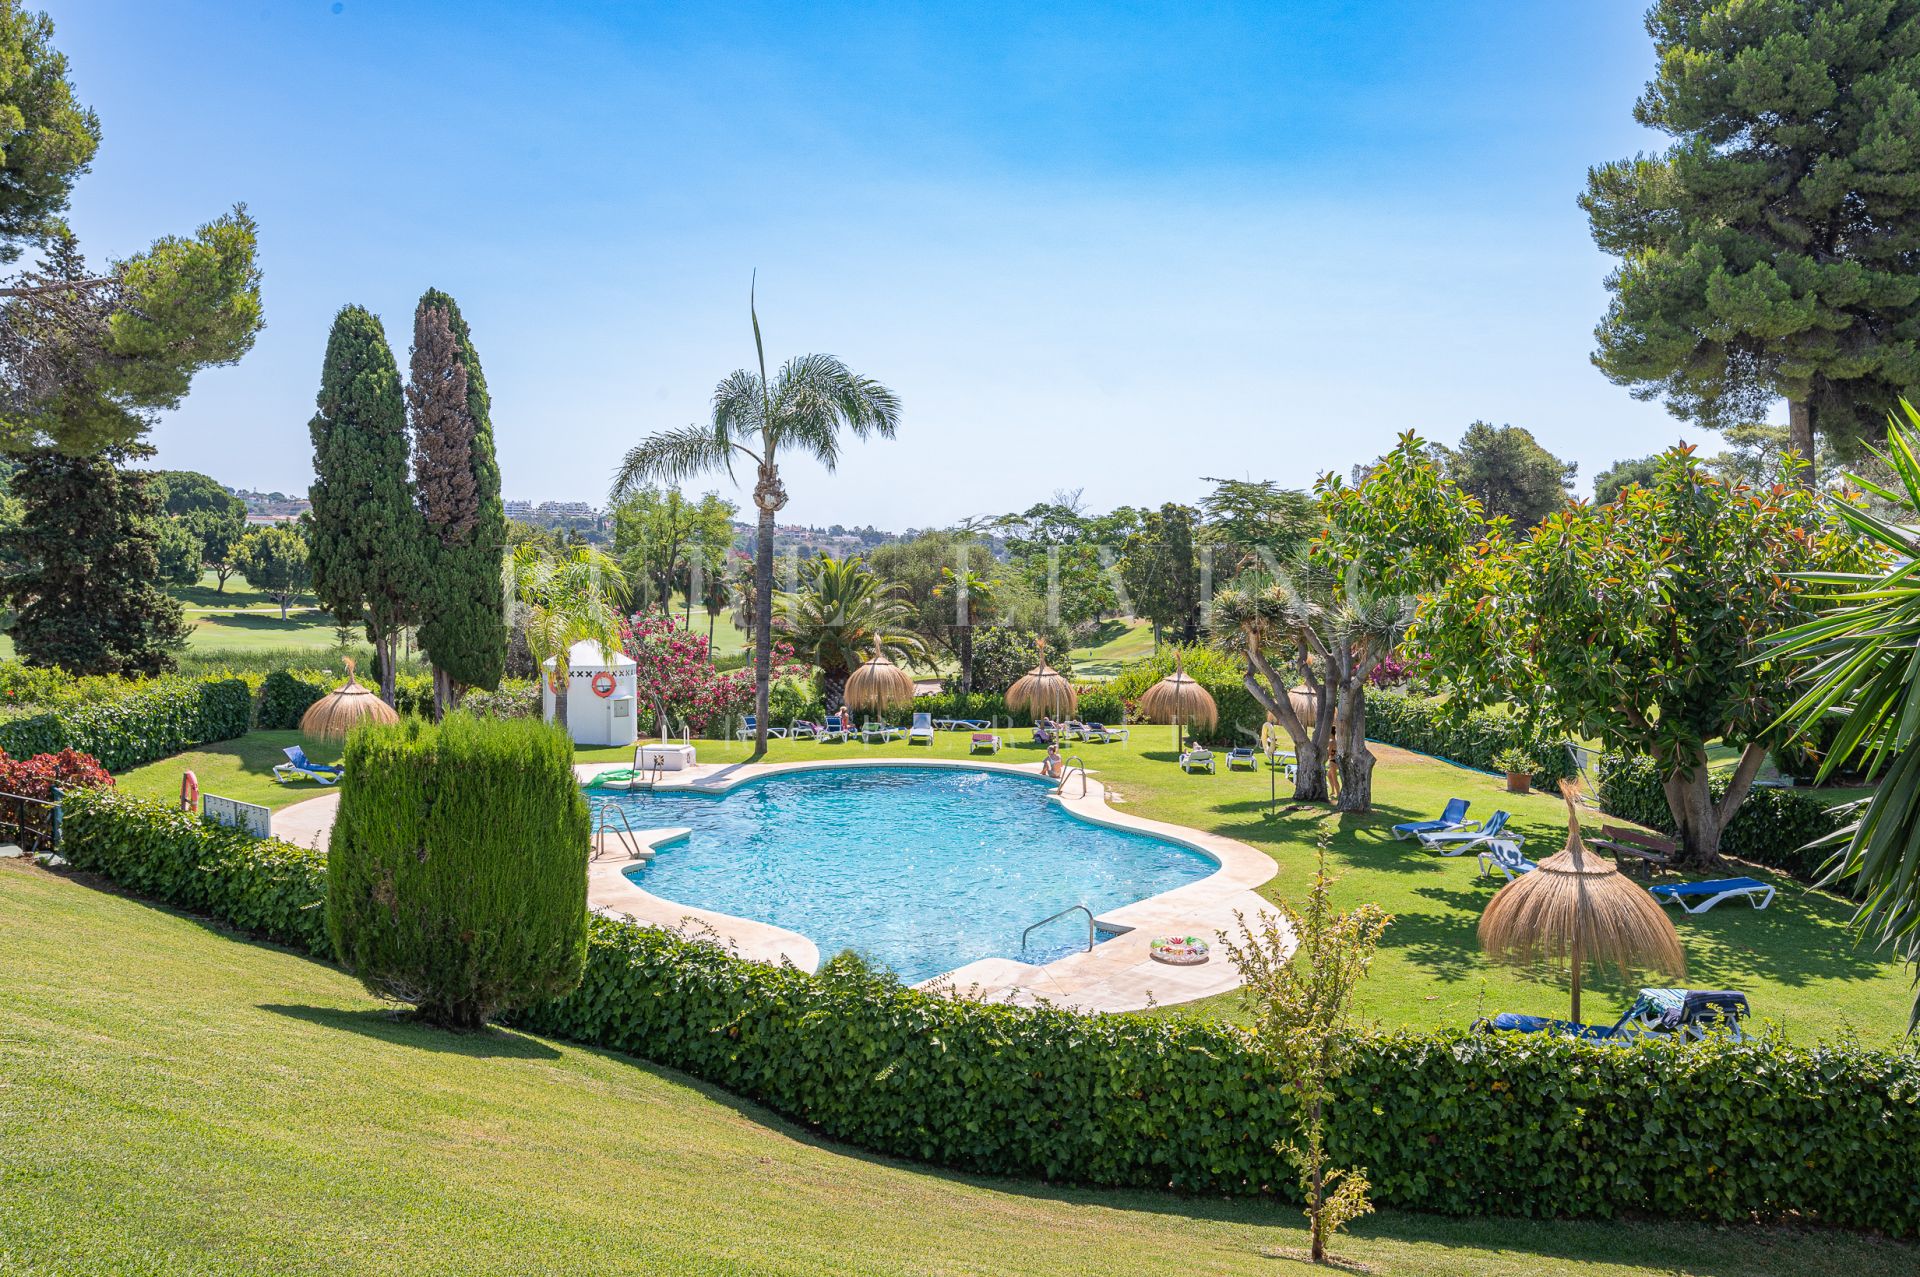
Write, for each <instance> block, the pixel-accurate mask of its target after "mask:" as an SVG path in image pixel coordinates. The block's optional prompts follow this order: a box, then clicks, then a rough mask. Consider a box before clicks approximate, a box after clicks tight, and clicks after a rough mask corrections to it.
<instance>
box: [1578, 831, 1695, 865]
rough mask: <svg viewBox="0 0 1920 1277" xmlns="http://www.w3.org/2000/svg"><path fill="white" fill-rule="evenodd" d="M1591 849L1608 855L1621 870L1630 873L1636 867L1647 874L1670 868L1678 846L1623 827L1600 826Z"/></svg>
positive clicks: (1651, 835)
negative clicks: (1602, 849)
mask: <svg viewBox="0 0 1920 1277" xmlns="http://www.w3.org/2000/svg"><path fill="white" fill-rule="evenodd" d="M1593 845H1594V846H1595V847H1600V848H1604V849H1605V850H1607V851H1610V852H1612V853H1613V854H1614V857H1615V858H1616V859H1618V860H1619V861H1620V862H1621V863H1620V867H1621V869H1623V870H1626V869H1630V868H1632V867H1634V866H1635V865H1636V864H1638V866H1639V867H1641V868H1644V869H1646V870H1647V871H1648V872H1649V873H1651V872H1652V871H1653V870H1654V869H1657V868H1659V867H1661V866H1663V865H1667V864H1670V863H1671V862H1672V860H1673V858H1674V856H1675V855H1676V854H1678V852H1679V850H1680V846H1679V844H1678V843H1676V842H1674V841H1673V839H1671V838H1662V837H1661V836H1660V835H1658V834H1650V833H1647V832H1645V831H1644V830H1640V829H1628V828H1627V827H1625V826H1624V825H1602V826H1600V836H1599V837H1598V838H1595V839H1593Z"/></svg>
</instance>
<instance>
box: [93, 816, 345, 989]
mask: <svg viewBox="0 0 1920 1277" xmlns="http://www.w3.org/2000/svg"><path fill="white" fill-rule="evenodd" d="M61 806H62V811H63V819H64V825H65V830H64V836H63V838H62V841H61V851H62V852H63V854H65V855H66V856H67V858H68V859H69V860H71V861H72V862H73V866H74V868H76V869H81V870H85V871H87V872H89V873H97V874H99V875H101V876H102V877H105V878H110V879H112V880H113V881H114V882H116V883H118V884H119V885H120V886H122V887H125V888H126V889H127V890H129V891H133V892H137V893H139V894H140V895H143V896H149V897H152V898H153V899H156V900H162V901H165V902H166V903H168V904H171V905H178V906H179V907H181V908H183V909H191V910H194V911H195V912H198V913H204V914H208V915H211V916H212V917H214V918H218V919H219V920H220V921H222V922H224V923H227V924H228V925H229V926H233V927H237V928H239V929H240V930H242V931H247V932H251V933H252V934H254V935H258V936H264V937H265V938H267V939H269V940H273V941H276V942H278V943H280V944H284V945H288V946H290V947H292V948H295V949H300V950H303V951H305V952H307V953H310V954H313V955H315V956H316V957H330V956H332V953H333V943H332V941H331V940H329V939H328V937H327V925H326V924H327V919H326V911H325V910H324V909H322V908H321V901H322V898H323V897H324V895H325V892H326V857H325V855H324V854H323V853H321V852H320V851H318V850H315V849H313V848H308V847H295V846H293V845H292V844H291V843H284V842H281V841H279V840H278V839H275V838H255V837H253V836H252V835H251V834H248V833H246V832H244V831H242V830H238V829H228V828H225V827H223V826H220V825H215V824H211V823H209V822H207V821H204V820H202V819H201V818H200V817H199V816H198V815H197V814H196V813H194V812H186V811H180V810H178V809H177V808H174V807H172V806H170V805H168V804H166V803H162V802H156V801H154V800H152V799H146V798H130V797H128V796H127V795H125V794H120V793H116V792H114V791H113V790H111V789H88V790H80V791H78V792H76V793H71V794H68V795H67V796H66V797H65V799H64V800H63V801H62V804H61Z"/></svg>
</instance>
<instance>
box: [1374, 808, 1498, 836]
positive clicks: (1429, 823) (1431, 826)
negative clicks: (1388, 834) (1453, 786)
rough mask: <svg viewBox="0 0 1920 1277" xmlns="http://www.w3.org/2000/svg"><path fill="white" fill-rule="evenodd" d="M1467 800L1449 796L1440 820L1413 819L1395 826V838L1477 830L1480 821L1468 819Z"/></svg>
mask: <svg viewBox="0 0 1920 1277" xmlns="http://www.w3.org/2000/svg"><path fill="white" fill-rule="evenodd" d="M1467 806H1468V804H1467V800H1466V799H1464V798H1449V799H1447V806H1446V809H1445V810H1444V811H1442V812H1441V813H1440V818H1439V819H1438V820H1413V821H1408V822H1407V823H1406V824H1404V825H1395V826H1394V827H1393V836H1394V837H1395V838H1418V837H1419V836H1420V835H1421V834H1446V833H1454V832H1456V831H1459V830H1468V831H1472V830H1477V829H1479V828H1480V822H1479V821H1477V820H1475V821H1471V822H1470V821H1468V820H1467Z"/></svg>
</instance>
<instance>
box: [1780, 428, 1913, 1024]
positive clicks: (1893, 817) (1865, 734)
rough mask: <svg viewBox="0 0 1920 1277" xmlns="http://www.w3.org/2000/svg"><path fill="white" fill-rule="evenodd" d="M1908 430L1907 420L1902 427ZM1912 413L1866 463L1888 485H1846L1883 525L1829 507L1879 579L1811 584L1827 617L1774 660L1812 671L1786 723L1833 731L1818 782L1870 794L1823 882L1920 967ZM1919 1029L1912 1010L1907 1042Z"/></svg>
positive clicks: (1845, 506) (1865, 576)
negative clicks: (1867, 501)
mask: <svg viewBox="0 0 1920 1277" xmlns="http://www.w3.org/2000/svg"><path fill="white" fill-rule="evenodd" d="M1903 419H1904V420H1903ZM1916 447H1920V413H1916V412H1915V411H1914V408H1913V405H1912V404H1910V403H1908V402H1907V401H1906V400H1904V399H1902V400H1901V401H1900V412H1899V413H1898V414H1895V415H1892V416H1890V417H1889V420H1888V427H1887V443H1886V447H1885V448H1884V449H1873V450H1872V451H1873V453H1874V455H1875V456H1876V457H1878V458H1879V460H1880V461H1881V463H1882V464H1883V465H1884V466H1885V468H1886V471H1887V475H1886V479H1887V481H1886V483H1884V484H1882V483H1878V482H1875V481H1873V480H1870V479H1865V478H1862V477H1860V476H1859V475H1851V474H1850V475H1849V476H1848V478H1849V479H1850V480H1852V482H1854V483H1855V484H1858V485H1859V487H1860V488H1861V489H1862V490H1864V491H1865V492H1867V493H1870V494H1871V495H1873V496H1875V497H1877V498H1879V499H1880V500H1881V501H1882V502H1884V503H1885V504H1886V506H1887V508H1888V511H1889V513H1888V514H1886V515H1882V514H1879V513H1876V512H1875V511H1873V510H1872V509H1869V508H1868V507H1867V506H1866V505H1864V504H1861V503H1856V502H1848V501H1836V502H1835V503H1834V507H1835V514H1836V515H1837V516H1838V518H1839V519H1840V520H1841V521H1842V522H1843V523H1844V524H1845V525H1846V526H1847V527H1848V528H1849V529H1851V530H1852V531H1853V532H1854V533H1855V534H1856V535H1858V536H1859V537H1861V538H1862V539H1863V540H1864V541H1866V542H1867V543H1868V544H1869V545H1872V546H1874V547H1877V548H1878V549H1879V550H1880V551H1881V553H1882V556H1883V558H1882V560H1881V561H1882V563H1884V564H1886V565H1888V566H1885V567H1883V568H1880V569H1878V570H1869V571H1862V572H1818V573H1808V574H1807V575H1806V578H1805V579H1806V580H1807V581H1808V582H1810V583H1811V584H1812V586H1813V587H1814V588H1816V589H1820V590H1824V591H1825V592H1826V598H1827V604H1828V606H1827V607H1826V609H1825V610H1824V611H1823V612H1821V614H1820V615H1819V616H1817V617H1816V618H1814V619H1813V620H1811V621H1807V622H1805V623H1804V624H1801V625H1797V626H1794V627H1793V628H1792V629H1789V630H1786V631H1783V632H1782V633H1781V634H1780V635H1779V636H1778V637H1777V639H1776V640H1775V643H1774V645H1773V648H1772V651H1771V652H1770V656H1771V657H1773V658H1774V659H1781V658H1785V657H1797V658H1804V659H1811V660H1812V661H1813V662H1814V664H1813V666H1812V669H1811V672H1810V673H1809V675H1808V677H1807V680H1806V683H1805V685H1804V686H1805V690H1804V691H1803V692H1802V693H1801V695H1800V698H1799V699H1798V700H1796V701H1795V702H1794V703H1793V704H1792V705H1791V706H1789V707H1788V709H1787V711H1786V713H1785V714H1784V715H1782V721H1784V722H1789V723H1795V724H1797V725H1798V727H1799V730H1800V732H1801V734H1802V735H1803V736H1804V735H1808V734H1810V733H1812V732H1814V731H1816V730H1817V729H1818V728H1820V727H1822V726H1824V725H1826V724H1827V723H1828V720H1830V719H1834V720H1837V722H1838V727H1837V730H1835V731H1834V732H1833V739H1832V743H1831V744H1830V745H1829V746H1828V747H1827V750H1826V753H1825V756H1824V757H1823V758H1822V760H1821V763H1820V771H1819V773H1818V777H1817V779H1819V780H1825V779H1827V778H1828V777H1829V776H1830V775H1832V773H1833V771H1834V769H1835V768H1836V767H1838V766H1840V765H1841V764H1842V763H1843V762H1844V763H1845V764H1846V766H1847V767H1849V768H1850V769H1852V768H1858V769H1860V770H1863V771H1864V772H1865V773H1866V774H1867V776H1868V777H1869V778H1870V779H1873V780H1875V781H1877V783H1878V787H1877V788H1876V789H1875V790H1874V793H1873V797H1871V798H1870V799H1867V800H1866V801H1865V802H1864V803H1858V804H1854V805H1853V806H1852V808H1851V809H1850V810H1851V811H1852V813H1853V814H1854V815H1855V816H1856V819H1855V820H1853V821H1852V822H1851V823H1850V824H1848V825H1846V826H1845V827H1843V828H1842V829H1840V830H1838V831H1837V832H1836V833H1835V834H1834V840H1835V842H1836V843H1837V844H1838V845H1839V850H1838V851H1837V852H1836V854H1835V855H1834V857H1833V859H1832V860H1830V861H1829V862H1828V865H1827V872H1826V875H1825V877H1824V879H1823V881H1824V882H1827V883H1834V882H1838V881H1840V880H1841V879H1850V880H1852V885H1853V887H1854V889H1855V894H1856V895H1857V896H1858V897H1859V898H1860V900H1861V905H1860V910H1859V913H1858V914H1857V915H1856V919H1855V920H1856V922H1858V923H1859V924H1860V925H1861V926H1862V927H1863V928H1865V929H1866V930H1867V931H1868V932H1869V933H1871V934H1873V935H1874V936H1875V937H1876V938H1877V940H1878V941H1879V943H1880V944H1882V945H1886V946H1891V947H1893V948H1894V949H1895V950H1896V951H1898V952H1899V953H1900V954H1901V956H1902V957H1903V958H1905V959H1906V960H1907V961H1908V962H1909V963H1920V748H1915V746H1916V743H1920V533H1916V530H1915V529H1916V528H1920V455H1916V452H1915V449H1916ZM1916 1025H1920V999H1916V1001H1915V1003H1914V1006H1913V1010H1912V1012H1911V1014H1910V1016H1909V1018H1908V1024H1907V1027H1908V1031H1909V1032H1911V1031H1912V1030H1913V1028H1914V1027H1915V1026H1916Z"/></svg>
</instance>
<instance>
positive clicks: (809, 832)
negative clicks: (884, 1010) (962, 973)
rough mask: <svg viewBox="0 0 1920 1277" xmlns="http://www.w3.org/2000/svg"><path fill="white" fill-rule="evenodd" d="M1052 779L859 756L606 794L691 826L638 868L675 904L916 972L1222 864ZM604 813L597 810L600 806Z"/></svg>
mask: <svg viewBox="0 0 1920 1277" xmlns="http://www.w3.org/2000/svg"><path fill="white" fill-rule="evenodd" d="M1051 793H1052V785H1051V783H1048V782H1042V781H1039V780H1037V779H1034V778H1028V777H1024V776H1012V775H1007V774H1004V773H994V772H986V771H974V770H961V769H956V768H931V767H921V768H914V767H848V768H836V769H822V770H814V771H805V772H792V773H788V774H785V775H775V776H769V777H767V778H765V779H764V780H755V781H749V782H747V783H745V784H742V785H739V786H736V787H735V788H734V789H732V790H730V791H728V792H727V793H726V794H725V795H724V796H714V795H703V794H673V793H665V794H651V793H633V794H627V793H597V792H594V791H589V793H588V797H589V798H590V799H591V801H592V802H593V803H594V804H595V806H596V807H597V806H598V805H599V804H602V803H612V804H615V805H617V806H620V807H623V808H625V809H626V817H627V820H628V821H629V822H630V823H631V824H632V826H633V828H634V829H636V830H638V829H658V828H661V827H663V826H685V827H687V828H689V829H691V830H692V831H693V833H692V836H691V837H689V838H686V839H682V840H680V841H677V842H673V843H668V844H666V845H665V846H663V847H661V848H660V849H659V850H658V852H657V854H656V855H655V856H654V858H653V860H652V861H651V862H649V863H647V864H644V865H636V866H634V867H633V868H632V869H629V870H627V871H626V873H627V876H628V877H629V878H630V879H632V881H633V882H634V884H635V885H636V886H639V887H640V888H642V889H643V890H646V891H650V892H652V893H653V894H654V895H656V896H660V897H662V898H664V899H667V900H671V901H674V902H676V903H678V904H684V905H692V906H695V907H697V908H701V909H711V910H716V911H718V912H720V913H728V914H733V915H735V916H736V917H742V918H752V919H756V920H758V921H761V922H770V923H773V924H775V925H777V926H781V927H786V928H788V929H790V930H793V931H798V932H799V933H800V934H802V935H804V936H806V937H807V938H808V939H810V940H812V941H813V942H814V943H815V944H816V945H818V946H819V948H820V957H821V960H822V961H823V962H824V961H825V960H826V959H828V958H830V957H832V956H833V955H834V954H837V953H839V952H841V951H842V950H845V949H853V950H855V951H856V952H858V953H860V954H861V955H862V956H864V957H865V958H867V959H868V960H869V961H871V962H874V963H877V964H879V965H882V966H885V967H887V968H889V969H890V970H892V971H894V972H895V973H896V974H898V975H899V976H900V978H901V979H903V980H906V981H909V982H916V981H920V980H925V979H928V978H930V977H932V976H936V975H939V974H940V973H941V972H944V971H951V970H953V969H954V968H955V967H958V966H961V965H962V964H964V963H968V962H972V961H974V960H975V959H978V958H991V957H1002V958H1022V959H1023V960H1025V961H1028V962H1047V961H1051V960H1052V959H1054V958H1057V957H1061V956H1063V955H1065V954H1068V953H1074V952H1078V951H1079V950H1082V949H1084V948H1085V947H1086V941H1087V920H1086V917H1085V915H1083V914H1081V913H1078V912H1077V911H1076V912H1075V913H1074V914H1073V915H1072V916H1071V917H1069V918H1063V919H1061V920H1059V921H1056V922H1053V923H1051V924H1049V925H1048V926H1046V927H1044V928H1042V929H1040V930H1039V931H1036V932H1034V934H1033V937H1032V940H1031V941H1030V942H1029V944H1028V947H1027V950H1026V952H1025V953H1024V954H1023V953H1022V952H1021V947H1020V933H1021V932H1022V931H1024V930H1025V929H1026V928H1027V927H1029V926H1031V925H1032V924H1034V923H1036V922H1039V921H1040V920H1041V919H1043V918H1045V917H1047V916H1048V915H1049V914H1053V913H1057V912H1059V911H1060V910H1062V909H1065V908H1067V907H1068V906H1070V905H1076V904H1084V905H1086V906H1087V907H1088V908H1090V909H1091V910H1092V911H1093V912H1094V913H1095V914H1099V913H1101V912H1103V911H1105V910H1108V909H1113V908H1116V907H1118V906H1120V905H1124V904H1131V903H1132V902H1134V901H1136V900H1144V899H1145V898H1146V897H1148V896H1153V895H1158V894H1159V893H1160V892H1163V891H1170V890H1172V889H1173V888H1175V887H1179V886H1182V885H1184V884H1186V883H1189V882H1197V881H1198V880H1200V879H1202V878H1205V877H1206V876H1207V875H1208V874H1211V873H1212V872H1213V871H1214V870H1215V868H1217V866H1216V865H1215V863H1214V862H1213V861H1212V860H1210V859H1208V858H1207V857H1206V856H1203V855H1201V854H1200V853H1199V852H1197V851H1194V850H1192V849H1190V848H1187V847H1183V846H1181V845H1179V844H1177V843H1172V842H1168V841H1166V840H1165V839H1161V838H1155V837H1152V836H1150V835H1146V834H1139V833H1133V832H1130V831H1127V830H1122V829H1111V828H1108V827H1106V826H1104V825H1096V824H1092V823H1090V822H1088V821H1085V820H1081V819H1078V818H1077V817H1075V816H1072V815H1070V814H1069V813H1068V812H1067V811H1066V810H1065V809H1064V808H1062V807H1061V806H1060V805H1059V804H1058V803H1055V802H1054V801H1053V800H1052V798H1051V797H1050V795H1051ZM596 815H597V812H596Z"/></svg>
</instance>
